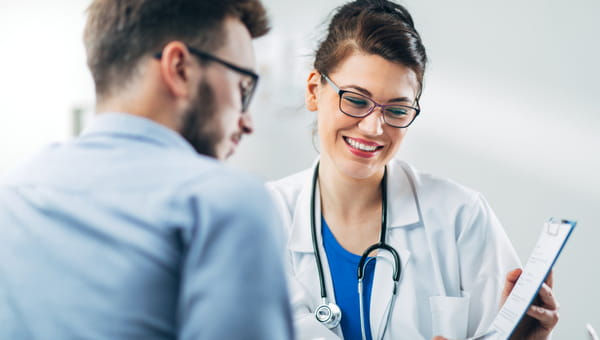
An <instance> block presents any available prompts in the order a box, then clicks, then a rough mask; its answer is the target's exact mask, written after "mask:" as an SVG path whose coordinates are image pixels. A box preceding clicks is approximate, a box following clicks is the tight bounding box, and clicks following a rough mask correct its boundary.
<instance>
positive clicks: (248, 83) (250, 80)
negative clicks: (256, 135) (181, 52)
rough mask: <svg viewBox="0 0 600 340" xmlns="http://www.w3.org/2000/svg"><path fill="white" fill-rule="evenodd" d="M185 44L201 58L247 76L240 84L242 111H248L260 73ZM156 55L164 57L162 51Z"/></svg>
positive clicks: (157, 57)
mask: <svg viewBox="0 0 600 340" xmlns="http://www.w3.org/2000/svg"><path fill="white" fill-rule="evenodd" d="M185 46H186V48H187V49H188V51H190V53H191V54H193V55H195V56H196V57H198V58H200V59H206V60H210V61H214V62H217V63H219V64H221V65H223V66H225V67H227V68H228V69H230V70H232V71H235V72H237V73H239V74H241V75H243V76H245V78H244V80H242V83H241V84H240V91H241V97H242V112H247V111H248V106H250V102H251V101H252V97H253V96H254V92H255V91H256V85H257V84H258V79H259V76H258V74H256V73H255V72H253V71H251V70H249V69H246V68H243V67H240V66H237V65H234V64H232V63H230V62H227V61H225V60H223V59H221V58H219V57H216V56H214V55H212V54H210V53H206V52H204V51H200V50H199V49H196V48H193V47H191V46H189V45H187V44H186V45H185ZM154 57H155V58H156V59H160V58H162V52H158V53H156V54H155V55H154Z"/></svg>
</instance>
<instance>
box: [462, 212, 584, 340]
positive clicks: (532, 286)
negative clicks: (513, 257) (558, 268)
mask: <svg viewBox="0 0 600 340" xmlns="http://www.w3.org/2000/svg"><path fill="white" fill-rule="evenodd" d="M576 224H577V222H574V221H569V220H560V219H555V218H550V220H549V221H548V222H546V223H545V224H544V227H543V228H542V231H541V233H540V237H539V239H538V241H537V243H536V245H535V248H534V249H533V252H532V254H531V256H530V257H529V260H528V261H527V264H525V267H524V268H523V273H522V274H521V276H520V277H519V279H518V280H517V283H516V284H515V286H514V288H513V290H512V291H511V293H510V295H509V296H508V298H507V299H506V302H505V303H504V305H503V306H502V308H501V309H500V311H499V312H498V314H497V316H496V318H495V319H494V321H493V322H492V326H491V327H490V329H489V330H488V331H487V332H486V333H485V334H483V335H480V336H477V337H474V338H471V339H473V340H475V339H481V340H483V339H489V340H507V339H509V338H510V336H511V335H512V333H513V332H514V331H515V329H516V328H517V326H518V325H519V322H520V321H521V319H522V318H523V316H524V315H525V313H526V312H527V309H529V306H531V304H532V303H533V300H534V299H535V298H536V296H537V293H538V291H539V290H540V288H541V287H542V284H543V283H544V281H545V279H546V277H547V276H548V274H549V273H550V270H551V269H552V267H553V266H554V264H555V263H556V260H557V259H558V256H559V255H560V253H561V252H562V250H563V248H564V246H565V244H566V243H567V240H568V239H569V237H570V236H571V233H572V232H573V230H574V228H575V225H576Z"/></svg>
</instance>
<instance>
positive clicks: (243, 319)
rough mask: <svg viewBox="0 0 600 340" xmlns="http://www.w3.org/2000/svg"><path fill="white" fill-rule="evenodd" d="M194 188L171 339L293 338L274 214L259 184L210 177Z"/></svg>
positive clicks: (276, 219) (278, 339) (235, 179)
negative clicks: (175, 329)
mask: <svg viewBox="0 0 600 340" xmlns="http://www.w3.org/2000/svg"><path fill="white" fill-rule="evenodd" d="M199 190H201V191H200V192H201V193H200V194H198V195H194V196H192V197H191V198H190V199H189V203H188V204H189V205H190V209H191V211H192V213H193V215H194V218H193V220H194V226H193V228H192V229H191V230H190V232H189V233H187V234H186V235H184V237H183V239H184V245H185V247H186V251H185V255H184V261H183V265H182V282H181V288H180V289H181V291H180V299H179V306H178V323H179V336H178V338H179V339H184V340H187V339H266V340H268V339H273V340H275V339H277V340H281V339H293V328H292V322H291V312H290V308H289V297H288V292H287V287H286V279H285V273H284V268H283V264H282V259H281V254H282V250H281V247H280V244H278V243H277V242H276V241H277V240H276V239H277V236H276V235H275V233H274V231H275V228H277V224H278V223H279V219H278V217H277V216H278V215H277V214H276V212H275V210H274V208H273V205H272V203H271V200H270V197H269V196H268V195H267V193H266V191H265V189H264V187H263V186H262V185H261V184H259V183H254V182H253V181H250V180H245V179H240V178H227V177H226V176H217V178H213V179H211V180H210V182H209V183H206V184H203V185H202V187H201V188H200V189H199Z"/></svg>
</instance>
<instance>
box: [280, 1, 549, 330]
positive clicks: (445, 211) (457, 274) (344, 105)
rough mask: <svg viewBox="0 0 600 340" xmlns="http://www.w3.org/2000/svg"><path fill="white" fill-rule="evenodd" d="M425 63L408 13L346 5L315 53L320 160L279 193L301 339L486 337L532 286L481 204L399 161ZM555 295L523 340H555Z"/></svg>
mask: <svg viewBox="0 0 600 340" xmlns="http://www.w3.org/2000/svg"><path fill="white" fill-rule="evenodd" d="M426 60H427V57H426V53H425V48H424V46H423V44H422V42H421V38H420V36H419V34H418V32H417V31H416V29H415V27H414V24H413V20H412V18H411V16H410V14H409V13H408V11H407V10H406V9H405V8H404V7H402V6H400V5H398V4H395V3H393V2H391V1H386V0H357V1H353V2H350V3H347V4H346V5H344V6H342V7H340V8H339V9H338V10H337V12H336V13H335V15H334V16H333V18H332V21H331V23H330V25H329V29H328V35H327V37H326V38H325V40H324V41H323V42H322V43H321V44H320V47H319V48H318V50H317V52H316V58H315V61H314V70H313V71H312V72H311V73H310V75H309V76H308V81H307V87H306V99H305V101H306V106H307V108H308V109H309V110H310V111H316V112H318V118H317V122H318V135H319V142H320V150H321V154H320V156H319V158H318V160H317V161H316V162H315V164H313V166H312V168H310V169H308V170H306V171H303V172H300V173H298V174H295V175H292V176H289V177H286V178H284V179H281V180H279V181H276V182H272V183H270V184H269V187H270V189H271V191H272V192H273V195H274V196H275V200H276V202H277V203H278V205H279V208H280V210H281V213H282V215H283V218H284V220H285V221H284V222H285V226H286V229H287V235H288V244H287V249H288V253H289V259H290V264H289V278H290V282H291V294H292V306H293V309H294V313H295V322H296V330H297V332H298V336H299V339H340V338H343V339H407V340H419V339H431V338H432V337H434V336H437V335H442V336H444V337H447V338H452V339H465V338H467V337H470V336H474V335H480V334H482V333H485V331H486V330H487V329H488V327H489V326H490V324H491V321H492V319H493V318H494V316H495V315H496V313H497V312H498V310H499V307H500V305H501V303H502V299H503V298H505V297H506V296H507V294H508V292H510V290H511V289H512V285H514V282H515V281H516V279H517V278H518V276H519V274H520V271H519V270H518V269H517V270H515V271H512V272H510V273H509V271H510V270H511V269H515V268H518V267H519V266H520V264H519V260H518V257H517V255H516V254H515V251H514V250H513V248H512V246H511V243H510V241H509V240H508V238H507V236H506V234H505V233H504V231H503V229H502V226H501V225H500V223H499V222H498V220H497V218H496V216H495V215H494V213H493V212H492V210H491V208H490V207H489V206H488V203H487V202H486V201H485V199H484V198H483V197H482V196H481V194H479V193H478V192H475V191H473V190H470V189H468V188H465V187H463V186H461V185H459V184H457V183H455V182H452V181H450V180H446V179H442V178H438V177H434V176H431V175H428V174H424V173H421V172H419V171H417V170H416V169H414V168H413V167H412V166H410V165H409V164H407V163H405V162H402V161H399V160H396V159H394V155H395V154H396V152H397V150H398V148H399V147H400V145H401V144H402V141H403V140H404V138H405V136H406V133H407V131H408V128H409V126H410V125H411V124H412V123H413V122H414V121H415V119H417V117H418V115H419V112H420V106H419V97H420V95H421V90H422V84H423V75H424V71H425V65H426ZM507 273H508V275H507ZM547 283H548V285H544V286H543V288H542V290H541V291H540V296H539V299H540V303H539V304H540V306H539V307H532V308H531V309H530V310H529V311H528V315H529V317H528V319H527V320H526V319H524V321H523V325H522V327H520V329H519V332H520V333H519V334H516V335H515V337H513V338H518V339H546V338H547V337H548V336H549V334H550V332H551V330H552V329H553V327H554V326H555V325H556V322H557V320H558V313H557V309H558V307H557V302H556V300H555V299H554V298H553V296H552V294H551V288H550V287H551V282H547ZM503 288H504V291H503ZM361 311H362V313H361Z"/></svg>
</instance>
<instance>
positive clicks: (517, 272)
mask: <svg viewBox="0 0 600 340" xmlns="http://www.w3.org/2000/svg"><path fill="white" fill-rule="evenodd" d="M522 272H523V270H521V269H519V268H517V269H514V270H511V271H510V272H509V273H508V274H506V281H504V289H503V290H502V297H501V305H503V304H504V302H505V301H506V299H507V298H508V295H509V294H510V292H511V291H512V290H513V288H514V287H515V284H516V283H517V280H518V279H519V276H521V273H522Z"/></svg>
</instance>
